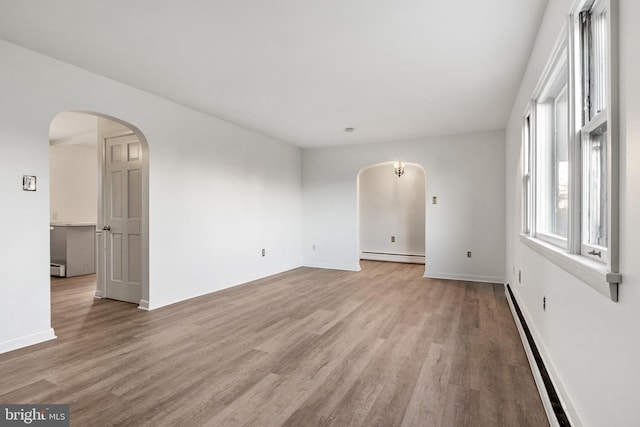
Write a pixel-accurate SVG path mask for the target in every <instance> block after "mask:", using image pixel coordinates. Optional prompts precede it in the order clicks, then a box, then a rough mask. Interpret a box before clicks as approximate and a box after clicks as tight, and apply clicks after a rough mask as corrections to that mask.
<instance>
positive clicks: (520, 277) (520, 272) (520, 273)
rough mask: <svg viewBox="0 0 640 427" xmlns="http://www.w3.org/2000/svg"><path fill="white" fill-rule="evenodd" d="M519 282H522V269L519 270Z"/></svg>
mask: <svg viewBox="0 0 640 427" xmlns="http://www.w3.org/2000/svg"><path fill="white" fill-rule="evenodd" d="M518 283H522V271H521V270H518Z"/></svg>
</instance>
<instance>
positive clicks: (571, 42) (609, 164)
mask: <svg viewBox="0 0 640 427" xmlns="http://www.w3.org/2000/svg"><path fill="white" fill-rule="evenodd" d="M615 1H616V0H582V1H579V2H578V4H577V6H576V9H574V10H573V11H572V13H571V15H570V19H569V25H568V27H569V28H568V31H566V32H563V34H562V35H561V37H560V39H559V40H558V42H557V43H556V46H555V47H554V50H553V52H552V55H551V58H550V60H549V62H548V64H547V67H546V68H545V70H544V72H543V75H542V77H541V79H540V82H539V84H538V86H537V87H536V89H535V91H534V94H533V99H532V102H531V105H530V106H529V107H528V108H527V111H526V112H525V115H524V118H523V132H522V135H523V137H522V200H523V203H522V234H523V241H524V242H525V243H527V245H528V246H530V247H532V248H533V249H535V250H536V251H538V252H539V253H541V254H542V255H544V256H546V257H547V258H549V259H550V260H552V261H553V262H555V263H556V264H558V265H559V266H561V267H563V268H565V269H566V270H568V271H569V272H571V273H572V274H574V275H576V276H577V277H579V278H580V279H582V280H583V281H584V282H585V283H587V284H589V285H590V286H591V287H593V288H594V289H596V290H598V291H599V292H601V293H603V294H605V295H608V296H609V297H610V298H611V299H613V300H614V301H616V300H617V286H618V284H619V283H620V282H621V276H620V274H619V272H618V218H617V212H618V206H617V204H618V175H617V174H618V149H617V123H616V119H617V115H616V111H617V90H616V86H615V83H616V82H615V79H613V78H612V77H613V76H615V72H614V71H615V66H616V57H615V53H616V52H615V50H614V48H615V43H614V42H615V40H612V39H613V37H612V34H614V33H612V31H611V28H612V26H614V25H615V21H614V19H613V18H615V13H613V12H614V10H612V8H613V7H614V6H615Z"/></svg>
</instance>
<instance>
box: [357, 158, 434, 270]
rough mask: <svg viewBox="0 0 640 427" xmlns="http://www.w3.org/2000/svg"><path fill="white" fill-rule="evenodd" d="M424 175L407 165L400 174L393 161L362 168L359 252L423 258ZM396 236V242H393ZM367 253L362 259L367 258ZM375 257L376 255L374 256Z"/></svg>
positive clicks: (360, 175)
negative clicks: (397, 173) (399, 174)
mask: <svg viewBox="0 0 640 427" xmlns="http://www.w3.org/2000/svg"><path fill="white" fill-rule="evenodd" d="M424 181H425V176H424V171H423V170H422V168H421V167H420V166H418V165H413V164H406V165H405V173H404V174H403V175H402V176H401V177H398V176H396V175H395V173H394V165H393V163H383V164H381V165H376V166H372V167H368V168H365V169H363V170H362V171H361V172H360V174H359V175H358V197H359V210H358V212H359V216H360V251H361V252H373V253H382V254H395V255H419V256H422V257H424V227H425V216H424V213H425V182H424ZM391 236H394V237H395V242H392V241H391ZM366 257H367V255H366V254H364V255H363V256H361V258H363V259H366ZM374 259H375V258H374Z"/></svg>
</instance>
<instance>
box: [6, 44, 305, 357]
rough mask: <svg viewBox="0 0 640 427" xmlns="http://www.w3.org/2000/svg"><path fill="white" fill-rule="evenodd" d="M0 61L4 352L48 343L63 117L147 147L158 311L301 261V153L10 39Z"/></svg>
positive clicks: (152, 266) (153, 298) (153, 297)
mask: <svg viewBox="0 0 640 427" xmlns="http://www.w3.org/2000/svg"><path fill="white" fill-rule="evenodd" d="M0 58H2V61H3V64H7V66H3V67H0V93H2V101H1V102H0V149H1V150H2V151H1V153H0V197H2V203H3V206H6V207H7V208H3V209H0V223H1V224H2V227H0V242H1V243H0V259H2V262H3V264H4V265H9V266H11V268H7V269H5V270H4V273H3V275H2V277H1V278H0V352H1V351H3V350H8V349H10V348H16V347H20V346H22V345H26V344H29V343H31V342H35V341H39V340H42V339H45V338H50V337H51V336H52V331H51V329H50V306H49V305H50V301H49V269H48V264H49V141H48V132H49V125H50V123H51V120H52V119H53V117H55V115H56V114H58V113H59V112H61V111H68V110H79V111H89V112H98V113H102V114H106V115H109V116H112V117H116V118H119V119H121V120H123V121H125V122H128V123H130V124H132V125H134V126H136V127H137V128H138V129H140V130H141V131H142V133H143V134H144V135H145V137H146V139H147V141H148V144H149V156H150V171H149V181H150V190H149V212H150V214H149V243H150V254H149V257H150V262H149V263H150V265H149V280H150V307H151V308H156V307H160V306H162V305H166V304H170V303H173V302H176V301H179V300H183V299H185V298H190V297H194V296H197V295H201V294H204V293H208V292H212V291H215V290H218V289H222V288H225V287H228V286H232V285H235V284H239V283H242V282H246V281H249V280H252V279H256V278H259V277H263V276H267V275H270V274H273V273H276V272H280V271H283V270H287V269H290V268H294V267H297V266H299V265H300V264H301V257H300V235H301V179H300V177H301V171H300V165H301V153H300V150H299V149H297V148H294V147H291V146H289V145H287V144H284V143H280V142H278V141H274V140H272V139H270V138H267V137H265V136H262V135H259V134H256V133H254V132H251V131H249V130H246V129H243V128H240V127H238V126H234V125H232V124H230V123H227V122H224V121H222V120H218V119H215V118H212V117H210V116H207V115H204V114H201V113H199V112H196V111H193V110H190V109H188V108H185V107H183V106H180V105H177V104H174V103H172V102H169V101H166V100H163V99H161V98H158V97H155V96H152V95H150V94H148V93H145V92H142V91H139V90H137V89H134V88H131V87H129V86H125V85H122V84H119V83H117V82H114V81H112V80H109V79H106V78H103V77H101V76H98V75H95V74H92V73H89V72H87V71H84V70H82V69H79V68H76V67H73V66H70V65H67V64H64V63H62V62H59V61H56V60H53V59H51V58H48V57H45V56H42V55H39V54H37V53H34V52H31V51H28V50H26V49H23V48H20V47H18V46H15V45H12V44H10V43H6V42H4V41H0ZM23 174H30V175H36V176H37V177H38V184H39V187H38V191H36V192H23V191H22V175H23ZM194 183H198V185H194ZM262 248H266V251H267V256H266V257H264V258H263V257H262V256H261V254H260V252H261V249H262ZM27 255H28V256H27Z"/></svg>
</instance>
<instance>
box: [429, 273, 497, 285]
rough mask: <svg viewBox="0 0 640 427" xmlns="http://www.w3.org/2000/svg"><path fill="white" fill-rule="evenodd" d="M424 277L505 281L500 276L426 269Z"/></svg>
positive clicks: (488, 281) (487, 281)
mask: <svg viewBox="0 0 640 427" xmlns="http://www.w3.org/2000/svg"><path fill="white" fill-rule="evenodd" d="M424 277H426V278H427V279H445V280H460V281H463V282H482V283H504V278H503V277H498V276H481V275H471V274H454V273H437V272H436V273H434V272H432V271H425V272H424Z"/></svg>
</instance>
